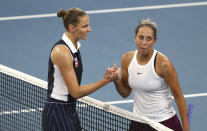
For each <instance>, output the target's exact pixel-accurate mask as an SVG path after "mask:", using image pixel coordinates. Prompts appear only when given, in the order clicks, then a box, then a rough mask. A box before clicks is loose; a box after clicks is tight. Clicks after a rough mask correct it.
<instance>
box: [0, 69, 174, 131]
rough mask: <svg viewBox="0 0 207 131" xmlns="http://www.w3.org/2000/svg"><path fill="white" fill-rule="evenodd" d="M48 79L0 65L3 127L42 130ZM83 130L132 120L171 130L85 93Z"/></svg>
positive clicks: (108, 130)
mask: <svg viewBox="0 0 207 131" xmlns="http://www.w3.org/2000/svg"><path fill="white" fill-rule="evenodd" d="M46 87H47V83H46V82H45V81H42V80H40V79H37V78H35V77H32V76H30V75H27V74H24V73H21V72H19V71H16V70H14V69H11V68H8V67H6V66H3V65H0V131H28V130H29V131H41V125H42V109H43V106H44V102H45V100H46V96H47V88H46ZM76 109H77V112H78V116H79V119H80V121H81V127H82V128H83V129H82V130H83V131H127V130H129V127H130V123H131V120H134V121H140V120H141V121H144V122H146V123H147V124H149V125H150V126H151V127H153V128H154V129H156V130H158V131H171V130H170V129H168V128H167V127H164V126H163V125H161V124H159V123H157V122H155V121H152V120H150V119H148V118H146V117H144V116H138V115H137V114H136V115H135V114H132V113H131V112H129V111H126V110H123V109H120V108H118V107H115V106H112V105H108V104H105V103H104V102H101V101H98V100H95V99H92V98H90V97H87V96H86V97H83V98H81V99H78V102H77V106H76Z"/></svg>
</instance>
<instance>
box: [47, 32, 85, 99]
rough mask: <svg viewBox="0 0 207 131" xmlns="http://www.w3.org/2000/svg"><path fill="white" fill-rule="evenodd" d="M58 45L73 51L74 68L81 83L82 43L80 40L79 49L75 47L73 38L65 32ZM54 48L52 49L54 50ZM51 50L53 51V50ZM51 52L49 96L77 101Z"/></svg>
mask: <svg viewBox="0 0 207 131" xmlns="http://www.w3.org/2000/svg"><path fill="white" fill-rule="evenodd" d="M56 45H65V46H66V47H68V49H69V50H70V52H71V55H72V58H73V68H74V71H75V73H76V77H77V80H78V83H79V85H80V83H81V78H82V70H83V69H82V61H81V55H80V51H79V48H80V43H79V42H78V49H76V48H75V46H74V45H73V43H72V42H71V40H70V39H69V38H68V37H67V36H66V35H65V34H63V37H62V39H61V40H59V41H58V42H57V43H56V44H55V45H54V46H53V48H54V47H55V46H56ZM53 48H52V50H53ZM52 50H51V52H52ZM51 52H50V58H49V64H48V66H49V68H48V91H47V97H48V99H49V98H54V99H57V100H62V101H69V102H74V101H76V100H75V99H74V98H73V97H72V96H71V95H70V94H69V91H68V89H67V85H66V84H65V81H64V79H63V77H62V75H61V72H60V70H59V68H58V66H57V65H55V64H53V62H52V60H51Z"/></svg>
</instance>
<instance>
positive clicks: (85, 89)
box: [76, 78, 110, 98]
mask: <svg viewBox="0 0 207 131" xmlns="http://www.w3.org/2000/svg"><path fill="white" fill-rule="evenodd" d="M109 82H110V80H108V79H106V78H103V79H101V80H99V81H98V82H96V83H92V84H89V85H83V86H80V87H79V89H78V92H77V93H76V94H77V95H78V96H77V97H78V98H80V97H83V96H86V95H89V94H90V93H93V92H94V91H96V90H98V89H99V88H101V87H103V86H105V85H106V84H108V83H109Z"/></svg>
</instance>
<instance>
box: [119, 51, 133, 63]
mask: <svg viewBox="0 0 207 131" xmlns="http://www.w3.org/2000/svg"><path fill="white" fill-rule="evenodd" d="M134 53H135V51H129V52H126V53H124V54H123V55H122V60H124V61H131V60H132V58H133V56H134Z"/></svg>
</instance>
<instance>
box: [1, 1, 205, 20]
mask: <svg viewBox="0 0 207 131" xmlns="http://www.w3.org/2000/svg"><path fill="white" fill-rule="evenodd" d="M204 5H207V2H193V3H183V4H168V5H154V6H142V7H130V8H117V9H105V10H91V11H86V13H88V14H100V13H113V12H127V11H138V10H152V9H164V8H178V7H191V6H204ZM55 16H56V13H50V14H38V15H25V16H11V17H0V21H6V20H18V19H33V18H46V17H55Z"/></svg>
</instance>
